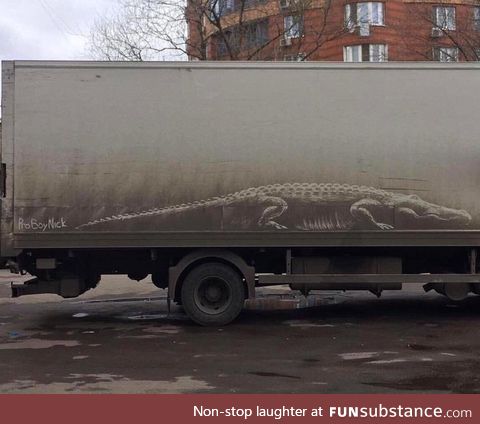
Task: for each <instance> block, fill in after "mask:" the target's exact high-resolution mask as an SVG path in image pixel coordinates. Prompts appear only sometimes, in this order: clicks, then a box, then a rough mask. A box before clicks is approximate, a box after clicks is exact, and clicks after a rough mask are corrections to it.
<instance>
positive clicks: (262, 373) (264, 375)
mask: <svg viewBox="0 0 480 424" xmlns="http://www.w3.org/2000/svg"><path fill="white" fill-rule="evenodd" d="M249 374H251V375H256V376H259V377H281V378H290V379H293V380H300V377H298V376H296V375H288V374H278V373H276V372H263V371H257V372H249Z"/></svg>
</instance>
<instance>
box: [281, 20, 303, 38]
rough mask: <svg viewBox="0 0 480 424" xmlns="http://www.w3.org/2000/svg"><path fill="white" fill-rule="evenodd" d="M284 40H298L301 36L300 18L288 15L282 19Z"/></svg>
mask: <svg viewBox="0 0 480 424" xmlns="http://www.w3.org/2000/svg"><path fill="white" fill-rule="evenodd" d="M283 30H284V37H285V38H300V37H301V36H302V32H303V29H302V20H301V17H300V16H297V15H288V16H284V17H283Z"/></svg>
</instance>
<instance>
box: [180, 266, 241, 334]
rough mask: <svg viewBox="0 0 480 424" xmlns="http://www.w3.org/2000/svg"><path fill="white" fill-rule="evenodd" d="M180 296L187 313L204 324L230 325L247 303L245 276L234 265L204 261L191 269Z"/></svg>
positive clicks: (198, 322) (197, 321)
mask: <svg viewBox="0 0 480 424" xmlns="http://www.w3.org/2000/svg"><path fill="white" fill-rule="evenodd" d="M181 297H182V299H181V300H182V304H183V308H184V309H185V312H186V313H187V315H188V316H189V317H190V318H191V319H192V320H193V321H195V322H196V323H197V324H200V325H205V326H207V325H212V326H217V325H218V326H220V325H226V324H228V323H229V322H231V321H233V320H234V319H235V318H236V317H237V316H238V315H239V314H240V312H241V310H242V308H243V305H244V303H245V291H244V287H243V282H242V279H241V278H240V276H239V275H238V273H237V272H235V270H233V269H232V268H231V267H229V266H228V265H224V264H220V263H206V264H202V265H199V266H198V267H196V268H194V269H193V270H192V271H190V273H189V274H188V275H187V277H186V278H185V280H184V282H183V285H182V293H181Z"/></svg>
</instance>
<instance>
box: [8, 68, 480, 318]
mask: <svg viewBox="0 0 480 424" xmlns="http://www.w3.org/2000/svg"><path fill="white" fill-rule="evenodd" d="M2 74H3V75H2V77H3V82H2V100H3V101H2V121H3V122H2V146H1V163H2V176H1V183H2V199H1V256H2V257H3V258H4V259H5V260H8V265H9V267H10V268H11V269H12V271H14V272H20V273H28V274H30V275H31V276H32V278H31V279H30V280H29V281H27V283H25V284H14V285H13V286H12V294H13V296H14V297H16V296H22V295H30V294H38V293H56V294H58V295H60V296H63V297H65V298H69V297H75V296H79V295H81V294H82V293H84V292H85V291H86V290H89V289H92V288H94V287H95V286H96V285H97V284H98V283H99V281H100V279H101V276H102V275H105V274H127V275H128V276H129V277H130V278H131V279H132V280H142V279H144V278H146V277H148V276H149V275H151V280H152V282H153V284H154V285H155V286H157V287H159V288H166V289H168V299H169V300H170V301H174V302H178V303H181V304H182V305H183V308H184V309H185V311H186V313H187V314H188V315H189V316H190V317H191V318H192V319H193V320H194V321H196V322H197V323H199V324H202V325H224V324H227V323H228V322H230V321H232V320H233V319H235V317H236V316H237V315H238V314H239V313H240V311H241V310H242V307H243V305H244V302H245V299H247V298H253V297H254V296H255V289H256V288H257V287H263V286H268V285H279V284H287V285H290V287H291V288H292V289H294V290H300V291H301V292H302V293H303V294H305V295H307V294H308V293H309V292H310V291H311V290H326V289H328V290H331V289H334V290H369V291H371V292H372V293H374V294H375V295H377V296H380V294H381V293H382V291H383V290H399V289H401V287H402V284H408V283H423V284H424V285H425V286H424V287H425V289H426V290H435V291H437V292H439V293H441V294H444V295H446V296H448V297H449V298H450V299H453V300H461V299H463V298H465V297H466V296H468V295H469V294H470V293H474V294H480V275H479V274H477V271H478V255H477V249H478V247H479V245H480V190H479V186H480V140H479V115H478V110H479V105H480V102H479V96H478V89H479V88H480V65H479V64H472V63H465V64H439V63H408V64H407V63H404V64H398V63H383V64H337V63H329V64H325V63H309V62H305V63H261V62H257V63H239V62H224V63H219V62H216V63H209V62H201V63H200V62H197V63H192V62H183V63H176V62H164V63H127V62H122V63H101V62H31V61H16V62H13V61H9V62H3V64H2Z"/></svg>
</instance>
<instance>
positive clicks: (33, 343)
mask: <svg viewBox="0 0 480 424" xmlns="http://www.w3.org/2000/svg"><path fill="white" fill-rule="evenodd" d="M79 345H80V343H79V342H77V341H76V340H43V339H28V340H22V341H18V342H11V343H2V344H0V350H13V349H49V348H51V347H56V346H63V347H74V346H79Z"/></svg>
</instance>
